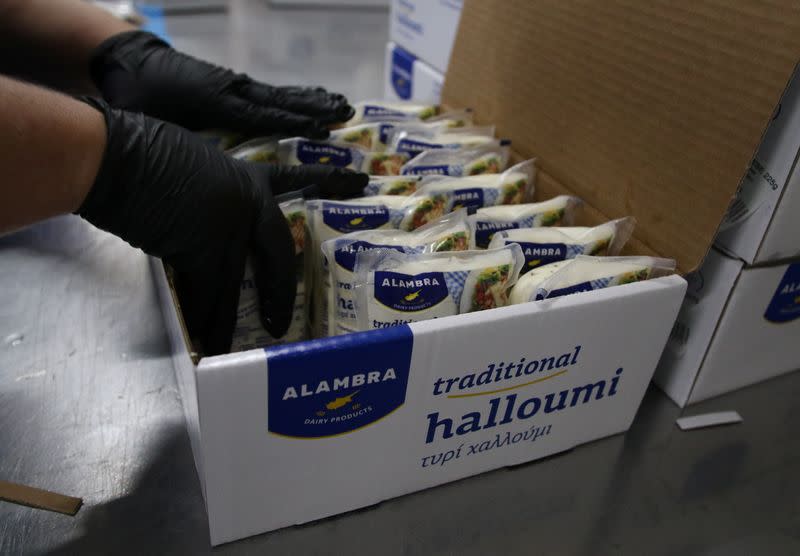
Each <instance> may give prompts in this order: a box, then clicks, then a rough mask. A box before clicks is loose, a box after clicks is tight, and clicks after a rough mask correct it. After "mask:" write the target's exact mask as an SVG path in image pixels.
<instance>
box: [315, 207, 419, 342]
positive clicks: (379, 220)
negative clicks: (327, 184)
mask: <svg viewBox="0 0 800 556" xmlns="http://www.w3.org/2000/svg"><path fill="white" fill-rule="evenodd" d="M405 199H406V198H405V197H400V196H391V195H377V196H374V197H361V198H358V199H350V200H347V201H326V200H312V201H306V211H307V218H306V223H307V227H308V231H307V238H308V241H307V245H306V262H305V270H306V279H305V283H306V292H307V295H306V307H307V313H308V321H309V323H310V328H311V334H312V336H313V337H315V338H318V337H324V336H328V335H329V334H330V333H331V332H332V322H333V320H332V311H333V302H332V299H331V298H332V296H333V290H332V288H331V281H330V275H329V272H328V267H327V261H326V259H325V257H324V255H323V253H322V244H323V243H324V242H325V241H327V240H330V239H334V238H337V237H340V236H342V235H344V234H348V233H351V232H360V231H364V230H379V229H392V228H397V223H398V222H399V221H400V219H401V218H402V216H403V212H402V206H403V203H404V202H405Z"/></svg>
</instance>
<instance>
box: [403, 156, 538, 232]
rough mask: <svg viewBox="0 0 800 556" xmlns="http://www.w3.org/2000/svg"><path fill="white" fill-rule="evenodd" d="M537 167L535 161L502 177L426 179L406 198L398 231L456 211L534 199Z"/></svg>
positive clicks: (519, 165) (508, 171) (431, 177)
mask: <svg viewBox="0 0 800 556" xmlns="http://www.w3.org/2000/svg"><path fill="white" fill-rule="evenodd" d="M535 177H536V167H535V166H534V160H527V161H525V162H521V163H519V164H517V165H515V166H513V167H511V168H509V169H508V170H506V171H505V172H503V173H502V174H484V175H477V176H466V177H461V178H453V177H441V176H428V177H426V178H424V179H423V180H422V182H421V184H420V187H419V188H418V189H417V192H416V193H414V194H413V195H411V196H410V197H409V198H408V202H407V203H406V207H405V210H404V212H405V215H404V217H403V220H402V221H401V222H400V229H401V230H414V229H416V228H418V227H419V226H422V225H423V224H425V223H427V222H430V221H431V220H434V219H436V218H439V217H440V216H441V215H442V214H447V213H448V212H452V211H453V210H456V209H458V208H466V209H468V210H475V209H478V208H481V207H488V206H495V205H503V204H510V203H523V202H525V201H526V200H527V199H529V198H531V197H532V196H533V189H534V179H535Z"/></svg>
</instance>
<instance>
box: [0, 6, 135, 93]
mask: <svg viewBox="0 0 800 556" xmlns="http://www.w3.org/2000/svg"><path fill="white" fill-rule="evenodd" d="M131 29H133V27H132V26H131V25H130V24H128V23H125V22H124V21H120V20H118V19H117V18H115V17H114V16H112V15H110V14H108V13H106V12H105V11H104V10H102V9H100V8H97V7H95V6H92V5H91V4H88V3H86V2H83V1H81V0H0V72H2V73H9V74H13V75H17V76H20V77H24V78H26V79H30V80H34V81H38V82H40V83H44V84H46V85H49V86H52V87H56V88H61V89H63V90H73V91H77V90H83V91H86V90H90V87H91V80H90V78H89V57H90V55H91V52H92V49H94V47H96V46H97V45H98V44H100V43H101V42H103V40H105V39H107V38H108V37H110V36H112V35H116V34H117V33H121V32H123V31H129V30H131Z"/></svg>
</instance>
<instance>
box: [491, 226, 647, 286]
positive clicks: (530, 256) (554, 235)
mask: <svg viewBox="0 0 800 556" xmlns="http://www.w3.org/2000/svg"><path fill="white" fill-rule="evenodd" d="M635 224H636V219H634V218H633V217H626V218H619V219H617V220H612V221H610V222H605V223H603V224H600V225H599V226H595V227H593V228H581V227H574V228H561V227H553V228H518V229H515V230H505V231H502V232H497V233H496V234H494V237H493V238H492V241H491V243H489V248H490V249H492V248H497V247H502V246H503V245H508V244H509V243H517V244H519V246H520V247H522V254H523V255H525V268H524V269H523V271H522V272H523V273H525V272H528V271H530V270H532V269H534V268H537V267H539V266H542V265H546V264H549V263H553V262H556V261H563V260H566V259H574V258H575V257H577V256H578V255H592V256H598V257H606V256H610V257H613V256H616V255H618V254H619V252H620V251H621V250H622V248H623V247H624V246H625V243H627V241H628V239H629V238H630V237H631V234H632V233H633V228H634V226H635Z"/></svg>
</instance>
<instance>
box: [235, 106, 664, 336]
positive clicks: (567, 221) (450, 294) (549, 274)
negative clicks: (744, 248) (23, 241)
mask: <svg viewBox="0 0 800 556" xmlns="http://www.w3.org/2000/svg"><path fill="white" fill-rule="evenodd" d="M400 106H401V105H397V104H392V105H378V104H377V103H373V104H369V103H365V104H359V105H357V106H356V119H357V120H358V121H357V122H351V123H353V125H349V126H348V127H346V128H344V130H341V131H342V132H343V133H350V134H351V136H348V138H349V139H352V140H353V141H352V142H358V143H359V145H360V146H355V147H352V148H354V149H356V151H352V152H350V153H349V155H348V156H351V158H353V157H354V156H355V155H357V154H358V153H361V154H363V153H368V156H373V158H372V159H371V160H372V161H371V162H370V164H373V163H374V161H375V160H377V158H376V157H377V155H378V154H383V155H390V156H395V155H402V156H405V157H408V158H406V159H405V162H404V163H403V165H402V166H399V167H397V168H393V169H391V171H389V170H388V169H387V168H386V167H384V168H382V169H380V171H374V170H375V169H376V168H374V167H371V168H369V170H370V172H371V174H373V175H371V177H370V181H369V184H368V185H367V187H366V188H365V191H364V196H363V197H360V198H356V199H350V200H347V201H328V200H316V199H314V200H307V201H304V200H303V199H302V198H300V197H297V198H292V199H288V200H284V202H282V203H281V208H282V210H283V211H284V214H285V215H286V217H287V220H288V221H289V223H290V226H291V228H292V232H293V235H294V236H295V239H296V244H297V248H298V249H297V251H298V257H299V258H302V259H303V260H302V263H301V264H299V265H298V266H299V267H300V268H301V270H300V271H299V274H298V283H299V286H298V295H297V299H296V301H295V320H294V321H293V323H292V327H291V328H290V331H289V333H288V334H287V335H286V336H285V337H284V338H282V339H280V340H278V339H273V338H269V337H268V335H266V332H264V331H263V329H262V328H261V327H260V323H259V322H258V314H257V297H253V296H254V295H257V294H256V293H255V292H254V291H253V290H252V289H251V286H252V276H250V275H249V274H248V275H247V276H246V277H245V281H244V282H243V286H242V297H241V300H240V306H239V308H240V314H239V317H240V318H239V321H238V322H237V329H236V332H235V334H234V346H233V347H234V349H235V350H241V349H247V348H251V347H257V346H264V345H270V344H274V343H284V342H293V341H299V340H304V339H308V338H318V337H325V336H330V335H337V334H345V333H350V332H356V331H363V330H371V329H376V328H383V327H387V326H393V325H397V324H403V323H409V322H417V321H420V320H426V319H431V318H439V317H443V316H450V315H456V314H460V313H467V312H473V311H479V310H484V309H491V308H495V307H502V306H505V305H509V304H513V303H526V302H529V301H537V300H543V299H548V298H552V297H557V296H561V295H566V294H570V293H576V292H581V291H590V290H594V289H599V288H605V287H609V286H613V285H617V284H624V283H629V282H634V281H639V280H644V279H648V278H653V277H657V276H661V275H664V274H668V273H671V272H673V271H674V268H675V263H674V261H670V260H665V259H655V258H651V257H618V256H617V255H618V254H619V252H620V251H621V249H622V247H623V246H624V245H625V243H626V242H627V240H628V238H629V237H630V236H631V234H632V231H633V227H634V220H633V219H632V218H621V219H617V220H613V221H610V222H606V223H603V224H601V225H599V226H595V227H576V226H573V224H574V219H575V215H576V213H577V211H578V210H579V209H580V207H581V204H582V203H581V201H580V199H578V198H576V197H574V196H569V195H560V196H557V197H555V198H552V199H548V200H546V201H540V202H534V201H533V198H534V190H535V179H536V167H535V161H534V160H527V161H523V162H521V163H519V164H516V165H514V166H512V167H511V168H508V169H506V166H507V164H508V160H509V154H508V145H506V144H503V142H502V141H497V140H495V139H494V138H493V132H494V129H493V128H492V127H490V126H484V127H482V128H474V126H471V119H470V120H469V121H467V120H468V118H470V117H471V116H470V114H469V113H468V112H461V113H458V114H452V113H451V114H450V116H451V120H452V121H448V120H447V118H444V119H443V120H440V121H437V120H436V119H437V118H439V117H441V116H445V115H443V114H442V113H441V111H440V110H439V109H438V107H425V106H422V105H402V110H400V109H399V107H400ZM415 111H416V112H415ZM415 113H416V114H424V115H426V118H425V119H426V120H427V121H426V122H421V121H420V120H419V119H418V120H414V119H413V118H406V116H407V115H408V114H415ZM401 116H402V117H401ZM455 120H458V122H456V123H458V124H462V125H460V126H455V125H454V121H455ZM442 121H443V122H444V123H441V122H442ZM387 122H393V123H394V124H396V125H393V127H392V128H391V129H390V130H388V131H387V130H386V129H385V127H382V126H386V125H387ZM467 123H469V124H470V125H466V124H467ZM415 126H418V127H415ZM422 126H427V127H422ZM435 126H439V127H435ZM450 126H452V127H450ZM382 129H383V131H382ZM345 130H349V131H346V132H345ZM356 131H357V132H358V133H360V134H361V139H359V140H358V141H356ZM437 134H438V135H437ZM453 135H462V136H463V138H464V139H465V140H464V141H463V142H462V143H458V142H451V143H449V144H444V143H442V144H440V145H433V146H431V143H427V144H423V145H419V143H423V141H422V139H425V138H427V139H435V138H438V139H446V140H448V141H450V140H451V136H453ZM448 136H450V137H448ZM475 137H482V138H483V139H478V140H477V141H478V143H475V142H473V141H474V140H475ZM376 138H377V139H376ZM334 139H337V140H341V139H342V136H340V135H337V134H336V133H334ZM467 139H468V140H467ZM303 141H306V140H301V139H295V138H293V139H288V140H282V141H278V142H277V148H276V151H275V153H276V154H275V156H274V157H271V156H266V157H263V158H258V157H257V156H255V155H254V151H253V150H252V149H253V148H254V147H255V145H254V144H253V143H251V144H249V145H248V144H247V143H245V144H243V145H241V146H240V147H237V148H235V149H233V150H232V151H230V153H231V154H232V155H233V156H235V157H236V158H245V159H248V160H257V161H262V162H284V163H285V162H286V161H287V158H286V157H287V155H286V153H283V154H281V148H284V149H287V148H288V149H290V150H289V152H290V154H289V156H290V158H289V159H288V161H289V163H292V164H294V163H306V162H309V163H319V162H323V163H333V164H337V165H343V163H344V160H334V159H335V158H336V156H338V155H339V154H341V153H339V152H337V151H335V150H330V149H336V148H338V146H337V145H336V144H333V143H319V144H316V145H311V146H309V144H308V143H309V142H306V143H302V142H303ZM376 141H378V142H379V143H383V144H384V145H385V147H384V148H385V149H387V150H384V151H377V150H375V149H376V148H377V144H378V143H376ZM301 145H306V146H305V147H303V148H302V149H301V148H300V146H301ZM311 147H314V148H313V149H312V148H311ZM248 149H250V150H248ZM315 149H317V150H318V151H319V152H317V154H319V155H322V154H323V153H324V152H327V153H328V155H329V156H330V157H329V158H327V159H325V157H324V156H320V157H316V158H314V157H310V158H303V157H304V156H305V155H302V156H298V155H300V154H302V153H308V152H311V150H315ZM325 149H328V150H327V151H325ZM366 149H372V150H366ZM388 149H391V151H392V152H389V151H388ZM417 149H421V150H417ZM261 152H262V153H263V152H267V151H266V150H262V151H261ZM348 152H349V151H348ZM291 156H294V157H295V159H296V160H295V159H292V158H291ZM321 159H322V160H321ZM395 162H397V161H394V162H392V163H393V164H394V163H395ZM362 168H363V166H362ZM357 169H358V168H357ZM375 174H378V175H375ZM386 174H390V175H386ZM248 280H249V281H248ZM248 288H250V289H248Z"/></svg>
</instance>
